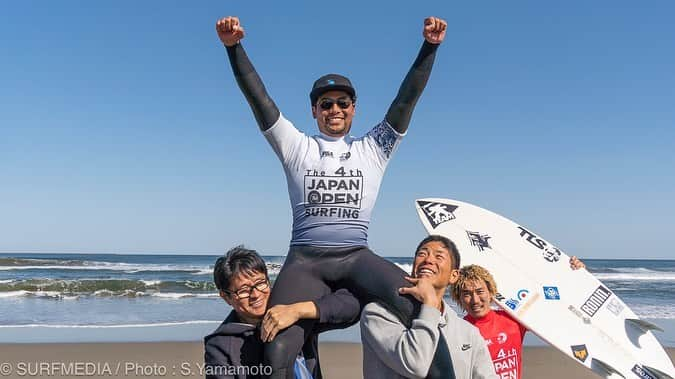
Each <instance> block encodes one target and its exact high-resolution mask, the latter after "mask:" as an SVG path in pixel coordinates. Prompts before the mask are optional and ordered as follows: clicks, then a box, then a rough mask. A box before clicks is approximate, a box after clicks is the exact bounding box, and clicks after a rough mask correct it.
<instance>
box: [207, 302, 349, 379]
mask: <svg viewBox="0 0 675 379" xmlns="http://www.w3.org/2000/svg"><path fill="white" fill-rule="evenodd" d="M315 304H316V306H317V309H318V310H319V321H318V322H317V323H316V324H315V326H314V334H313V335H312V336H311V337H310V338H309V339H308V340H307V342H305V345H304V346H303V347H302V353H303V355H304V357H305V362H306V365H307V368H308V369H309V370H310V371H311V372H312V376H313V377H314V379H321V378H322V375H321V367H320V365H319V343H318V338H317V336H318V333H321V332H323V331H326V330H331V329H343V328H346V327H348V326H351V325H353V324H355V323H356V322H358V320H359V317H360V313H361V306H360V304H359V301H358V300H357V299H356V298H355V297H354V296H353V295H352V294H351V293H350V292H349V291H347V290H345V289H340V290H338V291H336V292H333V293H331V294H328V295H326V296H324V297H322V298H321V299H319V300H317V301H315ZM263 351H264V349H263V342H262V341H261V340H260V330H259V329H258V327H257V326H255V325H251V324H246V323H242V322H241V321H240V320H239V317H238V315H237V314H236V313H235V312H234V311H232V312H230V314H229V315H228V316H227V318H226V319H225V321H223V323H222V324H220V326H219V327H218V328H217V329H216V330H215V331H214V332H213V333H211V334H209V335H208V336H206V337H204V361H205V363H206V364H205V367H204V370H205V376H206V378H207V379H223V378H228V379H229V378H236V379H253V378H262V377H264V375H263V373H264V371H263V367H262V364H263ZM249 374H250V375H249Z"/></svg>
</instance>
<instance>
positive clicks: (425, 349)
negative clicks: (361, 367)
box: [361, 303, 441, 377]
mask: <svg viewBox="0 0 675 379" xmlns="http://www.w3.org/2000/svg"><path fill="white" fill-rule="evenodd" d="M440 317H441V313H440V312H439V311H438V309H436V308H433V307H429V306H426V305H422V309H421V310H420V313H419V315H418V317H417V318H416V319H414V320H413V322H412V326H411V327H410V329H408V328H406V327H405V326H404V325H403V324H402V323H401V322H400V321H399V320H398V318H397V317H396V316H394V315H393V314H391V313H390V312H389V311H388V310H386V309H385V308H383V307H382V306H380V305H379V304H377V303H370V304H368V305H366V307H365V308H363V313H362V314H361V339H362V340H363V342H364V344H368V346H369V347H370V348H371V349H372V350H373V351H374V352H375V355H377V358H378V359H379V360H380V361H382V363H384V364H385V365H386V366H387V367H389V368H390V369H392V370H394V371H396V372H397V373H398V374H399V375H403V376H405V377H410V376H414V377H425V376H427V373H428V372H429V369H430V368H431V362H432V360H433V358H434V353H435V351H436V346H437V345H438V342H439V339H440V331H439V330H438V322H439V320H440ZM373 358H375V357H373ZM364 359H367V357H364Z"/></svg>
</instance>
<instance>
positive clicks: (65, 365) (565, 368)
mask: <svg viewBox="0 0 675 379" xmlns="http://www.w3.org/2000/svg"><path fill="white" fill-rule="evenodd" d="M668 353H669V355H670V357H671V360H672V359H673V358H674V357H675V349H674V348H669V349H668ZM320 354H321V365H322V368H323V373H324V376H325V377H326V378H360V377H361V345H360V344H357V343H322V344H321V349H320ZM0 357H1V358H0V374H1V375H2V376H3V377H6V378H22V377H49V378H70V377H75V376H79V377H114V378H165V377H177V378H199V377H203V351H202V345H201V343H199V342H143V343H69V344H3V345H0ZM523 366H524V375H523V378H524V379H535V378H544V377H545V378H547V379H558V378H560V379H563V378H577V379H584V378H589V379H591V378H597V376H595V375H594V374H592V373H591V372H590V371H588V370H586V369H584V368H582V367H581V366H579V365H578V364H576V363H575V362H573V361H572V360H571V359H569V358H567V357H565V356H563V355H562V354H561V353H559V352H558V351H556V350H554V349H552V348H548V347H526V348H525V354H524V359H523ZM68 370H69V371H68Z"/></svg>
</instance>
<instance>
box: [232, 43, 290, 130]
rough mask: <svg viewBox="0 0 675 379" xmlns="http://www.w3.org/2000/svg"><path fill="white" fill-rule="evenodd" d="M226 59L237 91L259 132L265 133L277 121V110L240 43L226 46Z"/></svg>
mask: <svg viewBox="0 0 675 379" xmlns="http://www.w3.org/2000/svg"><path fill="white" fill-rule="evenodd" d="M226 49H227V57H228V58H229V59H230V65H231V66H232V72H233V73H234V78H235V79H236V80H237V84H239V89H241V92H242V93H243V94H244V96H245V97H246V101H248V104H249V106H250V107H251V110H252V111H253V115H254V116H255V119H256V121H257V122H258V127H259V128H260V130H262V131H265V130H267V129H269V128H271V127H272V125H274V123H275V122H277V120H278V119H279V114H280V113H279V109H278V108H277V106H276V104H274V101H273V100H272V98H271V97H270V96H269V94H268V93H267V90H266V89H265V85H263V82H262V80H261V79H260V76H259V75H258V73H257V72H256V71H255V68H254V67H253V64H252V63H251V61H250V60H249V59H248V55H246V51H245V50H244V47H243V46H242V45H241V43H238V44H236V45H234V46H228V47H226Z"/></svg>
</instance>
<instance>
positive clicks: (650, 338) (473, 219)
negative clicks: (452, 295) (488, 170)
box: [415, 198, 675, 379]
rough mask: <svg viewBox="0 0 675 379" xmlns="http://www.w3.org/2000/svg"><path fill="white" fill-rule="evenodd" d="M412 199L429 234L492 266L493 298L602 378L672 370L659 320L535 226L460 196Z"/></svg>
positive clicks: (668, 374)
mask: <svg viewBox="0 0 675 379" xmlns="http://www.w3.org/2000/svg"><path fill="white" fill-rule="evenodd" d="M415 205H416V209H417V213H418V216H419V219H420V221H421V222H422V225H423V226H424V228H425V230H426V231H427V233H429V234H439V235H442V236H444V237H447V238H449V239H451V240H452V241H453V242H454V243H455V244H456V245H457V248H458V250H459V253H460V255H461V259H462V264H463V265H469V264H476V265H480V266H483V267H485V268H486V269H487V270H488V271H490V272H491V273H492V275H493V277H494V279H495V281H496V283H497V287H498V291H499V293H497V295H496V296H495V303H496V304H498V305H499V306H500V307H502V308H503V309H504V311H505V312H506V313H508V314H509V315H510V316H511V317H513V318H514V319H515V320H517V321H518V322H520V323H521V325H523V326H525V327H526V328H527V329H528V330H530V331H532V332H533V333H535V334H536V335H538V336H539V337H540V338H541V339H542V340H544V341H546V342H547V343H549V344H551V346H553V347H555V348H556V349H558V350H559V351H561V352H562V353H563V354H565V355H567V356H569V357H571V358H572V359H573V360H574V361H575V362H577V363H578V364H580V365H582V366H584V367H586V368H587V369H589V370H592V371H594V372H595V373H597V374H598V375H600V376H602V377H617V375H618V377H624V378H635V377H638V376H639V375H643V374H641V373H646V374H644V375H651V377H653V378H654V379H663V378H673V377H675V368H674V367H673V363H672V361H671V360H670V358H669V357H668V355H667V354H666V352H665V350H664V349H663V347H662V346H661V344H660V343H659V341H658V340H657V339H656V337H655V336H654V334H653V331H654V330H656V329H654V328H655V327H656V326H654V325H648V324H646V323H645V321H644V320H640V319H639V317H638V316H637V315H636V314H635V313H634V312H633V311H632V310H631V309H630V307H629V306H628V305H626V304H625V303H624V302H623V301H622V300H621V299H620V298H619V297H617V296H616V294H615V293H613V292H612V291H611V290H610V289H609V288H608V287H607V286H605V285H604V284H603V283H602V282H600V281H599V280H598V279H597V278H595V277H594V276H593V275H592V274H591V273H589V272H588V271H587V270H584V269H581V270H572V269H571V268H570V266H569V259H570V257H569V255H567V254H565V252H564V251H563V250H562V249H561V248H559V247H558V246H557V245H556V244H554V243H551V242H550V241H548V240H546V239H545V238H544V237H543V236H541V235H540V234H538V233H536V231H535V230H534V229H532V228H530V227H528V226H526V225H523V224H520V223H516V222H514V221H512V220H509V219H507V218H505V217H503V216H500V215H498V214H495V213H493V212H491V211H489V210H486V209H483V208H480V207H477V206H475V205H472V204H469V203H466V202H462V201H457V200H451V199H441V198H426V199H418V200H417V201H416V204H415ZM572 346H574V347H575V350H574V351H573V350H572V348H571V347H572ZM575 351H576V355H575ZM635 365H637V366H638V367H639V368H640V369H636V371H639V373H635V372H633V371H632V370H633V367H634V366H635ZM661 373H664V374H663V375H662V374H661ZM639 377H642V376H639ZM645 377H646V378H648V379H649V378H650V377H649V376H645Z"/></svg>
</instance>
